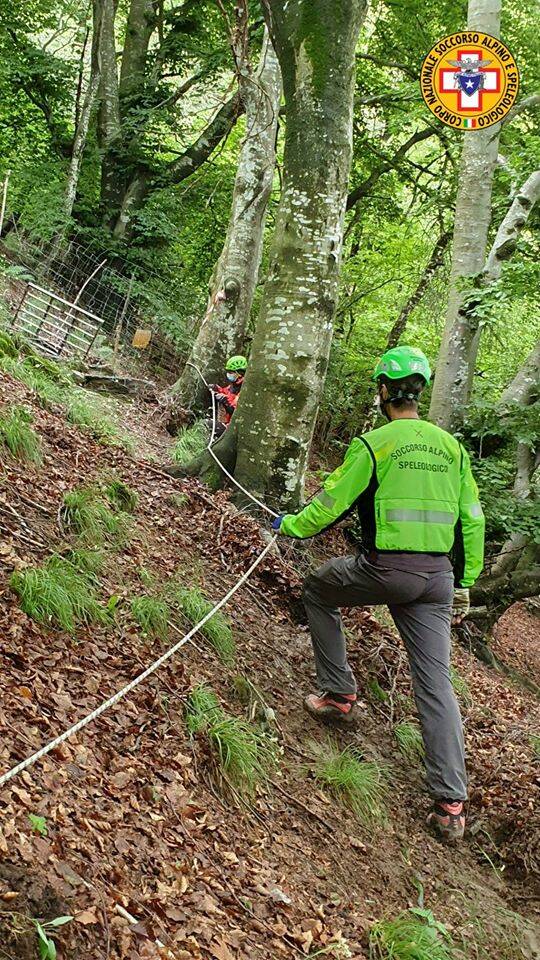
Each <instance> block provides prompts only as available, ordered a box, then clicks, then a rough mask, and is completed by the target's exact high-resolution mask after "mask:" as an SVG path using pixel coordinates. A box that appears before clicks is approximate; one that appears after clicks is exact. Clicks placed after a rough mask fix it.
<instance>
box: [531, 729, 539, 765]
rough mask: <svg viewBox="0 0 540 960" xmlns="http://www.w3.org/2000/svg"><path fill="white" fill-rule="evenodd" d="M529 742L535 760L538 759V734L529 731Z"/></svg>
mask: <svg viewBox="0 0 540 960" xmlns="http://www.w3.org/2000/svg"><path fill="white" fill-rule="evenodd" d="M529 743H530V745H531V748H532V752H533V753H534V755H535V757H536V758H537V760H540V734H538V733H531V735H530V737H529Z"/></svg>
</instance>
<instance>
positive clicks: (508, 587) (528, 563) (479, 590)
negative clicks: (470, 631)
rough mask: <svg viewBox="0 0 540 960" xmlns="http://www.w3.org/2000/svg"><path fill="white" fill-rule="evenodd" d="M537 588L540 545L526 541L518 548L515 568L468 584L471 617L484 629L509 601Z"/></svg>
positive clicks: (534, 592)
mask: <svg viewBox="0 0 540 960" xmlns="http://www.w3.org/2000/svg"><path fill="white" fill-rule="evenodd" d="M539 591H540V549H539V547H538V545H537V544H536V545H535V544H528V545H527V546H526V547H524V549H523V550H522V551H521V552H520V554H519V561H518V563H517V566H516V567H514V569H512V570H507V571H506V572H505V573H502V574H499V575H497V576H489V575H488V576H486V577H481V578H480V580H478V582H477V583H475V585H474V587H471V604H472V609H471V614H470V616H471V620H472V621H473V622H474V623H475V624H477V625H478V626H479V627H480V628H481V629H482V630H483V631H484V632H486V633H487V632H489V631H490V630H492V629H493V627H494V625H495V624H496V623H497V621H498V620H499V619H500V618H501V617H502V615H503V613H504V612H505V610H508V608H509V607H511V606H512V604H514V603H516V601H517V600H524V599H525V598H527V597H536V596H537V595H538V592H539ZM478 608H480V609H478Z"/></svg>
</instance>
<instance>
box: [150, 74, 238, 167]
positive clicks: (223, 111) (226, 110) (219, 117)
mask: <svg viewBox="0 0 540 960" xmlns="http://www.w3.org/2000/svg"><path fill="white" fill-rule="evenodd" d="M242 109H243V108H242V101H241V98H240V95H239V94H238V93H235V94H234V96H232V97H231V98H230V99H229V100H227V101H226V102H225V103H224V104H223V106H222V107H221V108H220V109H219V110H218V112H217V113H216V115H215V117H214V118H213V120H211V121H210V123H209V124H208V126H207V127H205V129H204V130H203V132H202V133H201V135H200V137H198V139H197V140H196V141H195V143H192V144H191V146H190V147H188V148H187V150H185V151H184V153H183V154H182V156H181V157H178V159H177V160H173V162H172V163H171V164H169V167H168V168H167V170H166V171H165V172H164V174H163V175H162V176H160V177H158V181H159V185H160V186H164V185H166V184H176V183H181V182H182V180H185V179H186V177H189V176H191V174H192V173H193V171H194V170H196V169H197V167H200V166H201V164H202V163H204V162H205V161H206V160H208V157H209V156H210V154H211V153H213V151H214V150H215V148H216V147H217V146H218V144H219V143H221V141H222V140H223V139H224V138H225V137H226V136H228V134H229V133H230V131H231V130H232V128H233V127H234V125H235V123H236V121H237V120H238V117H239V116H240V115H241V113H242Z"/></svg>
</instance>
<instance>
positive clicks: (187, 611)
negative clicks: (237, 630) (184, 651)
mask: <svg viewBox="0 0 540 960" xmlns="http://www.w3.org/2000/svg"><path fill="white" fill-rule="evenodd" d="M174 596H175V599H176V600H177V601H178V603H179V604H180V608H181V610H182V613H183V614H184V616H185V617H186V619H187V620H189V622H190V623H191V624H192V625H193V626H195V624H196V623H199V621H200V620H202V618H203V617H204V616H206V614H207V613H208V612H209V611H210V610H211V609H212V607H213V606H214V604H213V603H211V602H210V601H209V600H207V599H206V597H205V596H204V594H203V593H201V591H200V589H199V588H198V587H189V588H187V587H180V588H179V589H178V590H177V591H176V592H175V595H174ZM201 633H202V635H203V636H204V637H206V638H207V640H209V641H210V643H211V644H212V646H213V647H214V650H216V652H217V653H218V655H219V657H220V658H221V660H222V661H223V663H232V662H233V660H234V657H235V653H236V644H235V642H234V637H233V633H232V628H231V624H230V621H229V620H228V618H227V617H226V616H225V615H224V614H223V613H221V611H218V612H217V613H215V614H214V616H213V617H212V618H211V620H209V621H208V623H205V625H204V627H202V628H201Z"/></svg>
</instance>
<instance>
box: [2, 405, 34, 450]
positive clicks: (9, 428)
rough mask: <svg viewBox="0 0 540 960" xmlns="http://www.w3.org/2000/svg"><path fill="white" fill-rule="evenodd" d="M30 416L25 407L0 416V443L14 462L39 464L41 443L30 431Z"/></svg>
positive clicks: (16, 408) (13, 408)
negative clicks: (13, 458)
mask: <svg viewBox="0 0 540 960" xmlns="http://www.w3.org/2000/svg"><path fill="white" fill-rule="evenodd" d="M31 423H32V415H31V413H30V411H29V410H27V409H26V407H12V408H11V410H8V411H7V412H6V413H3V414H1V415H0V443H1V444H3V446H5V447H7V449H8V450H9V452H10V453H11V455H12V456H13V457H15V459H16V460H24V461H26V462H28V463H36V464H39V463H41V459H42V458H41V441H40V439H39V437H38V435H37V433H36V432H35V430H33V429H32V427H31V426H30V424H31Z"/></svg>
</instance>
